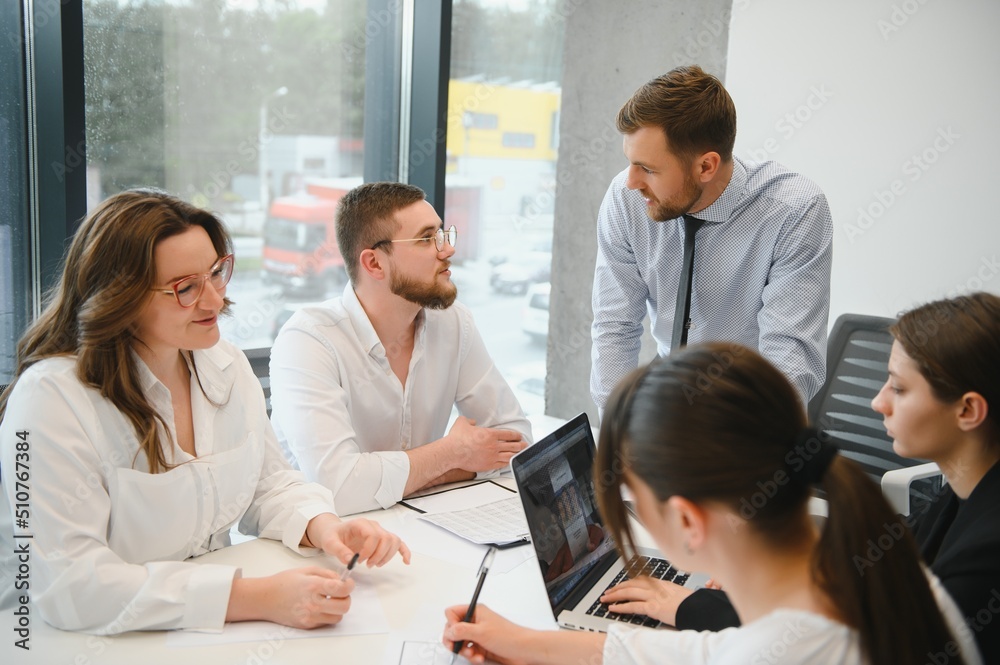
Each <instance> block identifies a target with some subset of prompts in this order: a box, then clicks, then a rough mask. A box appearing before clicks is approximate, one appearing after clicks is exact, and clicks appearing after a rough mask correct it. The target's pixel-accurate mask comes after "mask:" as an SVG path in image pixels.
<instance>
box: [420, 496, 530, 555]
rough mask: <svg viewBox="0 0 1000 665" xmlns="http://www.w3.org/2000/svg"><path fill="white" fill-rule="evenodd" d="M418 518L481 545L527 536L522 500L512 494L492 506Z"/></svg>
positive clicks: (486, 505) (507, 541)
mask: <svg viewBox="0 0 1000 665" xmlns="http://www.w3.org/2000/svg"><path fill="white" fill-rule="evenodd" d="M420 519H422V520H424V521H425V522H430V523H431V524H437V525H438V526H440V527H443V528H445V529H447V530H448V531H451V532H452V533H454V534H456V535H458V536H461V537H462V538H465V539H466V540H470V541H472V542H474V543H479V544H480V545H486V544H489V543H509V542H513V541H516V540H525V539H527V538H528V536H529V532H528V523H527V521H525V519H524V510H523V509H522V507H521V497H519V496H518V495H516V494H514V495H512V496H510V497H509V498H506V499H501V500H499V501H494V502H492V503H487V504H483V505H481V506H475V507H473V508H466V509H464V510H454V511H451V512H443V513H428V514H426V515H421V516H420Z"/></svg>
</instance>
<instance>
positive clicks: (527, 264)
mask: <svg viewBox="0 0 1000 665" xmlns="http://www.w3.org/2000/svg"><path fill="white" fill-rule="evenodd" d="M551 274H552V253H551V252H528V253H526V254H523V255H522V256H520V257H518V258H516V259H514V260H511V261H506V262H504V263H501V264H499V265H497V266H494V268H493V270H492V271H491V272H490V286H491V287H492V288H493V290H494V291H495V292H496V293H508V294H513V295H522V294H524V293H527V291H528V287H530V286H531V285H532V284H538V283H541V282H547V281H549V278H550V276H551Z"/></svg>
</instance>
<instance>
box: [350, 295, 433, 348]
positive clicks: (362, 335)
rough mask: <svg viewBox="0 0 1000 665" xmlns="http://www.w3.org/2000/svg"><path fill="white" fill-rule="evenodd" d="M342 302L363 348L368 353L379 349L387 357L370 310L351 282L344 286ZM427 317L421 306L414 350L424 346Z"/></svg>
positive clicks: (416, 321) (415, 325)
mask: <svg viewBox="0 0 1000 665" xmlns="http://www.w3.org/2000/svg"><path fill="white" fill-rule="evenodd" d="M341 304H342V305H343V307H344V310H345V311H346V312H347V315H348V316H350V317H351V324H352V325H353V326H354V333H355V334H356V335H357V336H358V341H359V342H361V348H363V349H364V350H365V352H366V353H367V354H368V355H376V354H375V353H374V352H375V350H376V349H378V354H377V355H380V356H382V357H385V347H383V346H382V340H380V339H379V337H378V333H376V332H375V327H374V326H373V325H372V322H371V319H369V318H368V312H366V311H365V308H364V307H362V306H361V301H360V300H358V294H357V293H355V292H354V287H353V286H351V285H350V283H348V285H347V286H345V287H344V297H343V298H342V299H341ZM426 319H427V310H426V309H424V308H421V310H420V312H419V313H418V314H417V318H416V320H415V323H414V330H413V339H414V351H416V350H417V349H419V348H422V347H423V342H424V334H423V332H424V323H425V321H426Z"/></svg>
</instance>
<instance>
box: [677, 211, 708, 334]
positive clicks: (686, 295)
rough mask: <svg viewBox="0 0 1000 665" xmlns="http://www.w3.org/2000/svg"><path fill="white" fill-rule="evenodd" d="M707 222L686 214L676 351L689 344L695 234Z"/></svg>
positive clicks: (678, 299)
mask: <svg viewBox="0 0 1000 665" xmlns="http://www.w3.org/2000/svg"><path fill="white" fill-rule="evenodd" d="M704 223H705V220H703V219H697V218H695V217H691V216H690V215H684V264H683V265H682V266H681V281H680V284H679V285H678V287H677V307H676V308H675V309H674V332H673V335H672V336H671V338H670V350H671V351H675V350H676V349H679V348H681V347H682V346H684V345H685V344H687V339H688V328H690V327H691V321H690V318H689V317H690V314H691V278H692V277H694V236H695V234H696V233H698V229H700V228H701V225H702V224H704Z"/></svg>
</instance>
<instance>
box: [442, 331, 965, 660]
mask: <svg viewBox="0 0 1000 665" xmlns="http://www.w3.org/2000/svg"><path fill="white" fill-rule="evenodd" d="M704 375H708V376H712V377H715V378H713V380H712V381H711V383H710V385H707V386H706V385H705V382H704V381H701V382H699V381H698V377H700V376H704ZM694 385H697V386H698V389H699V392H698V393H697V394H695V393H692V392H691V390H690V388H691V386H694ZM596 473H597V477H599V478H601V479H602V480H604V479H607V478H613V479H614V481H613V482H601V483H599V484H598V503H599V505H600V509H601V512H602V514H603V515H604V518H605V521H606V522H607V525H608V527H609V529H610V530H611V532H612V534H613V535H614V536H615V538H616V541H617V542H618V543H619V546H620V548H621V549H622V550H623V553H628V552H631V551H634V546H633V537H632V534H631V532H630V529H629V524H628V517H627V511H626V509H625V506H624V504H623V501H622V498H621V493H620V489H621V485H622V484H625V485H627V486H628V487H629V489H630V490H631V491H632V493H633V494H634V495H635V497H636V507H637V512H638V515H639V517H640V519H641V521H642V522H643V524H644V525H645V527H646V528H647V529H648V531H649V533H650V535H651V536H652V537H653V539H654V540H655V541H656V543H657V545H658V546H659V548H660V549H661V550H662V551H663V552H664V553H665V554H666V555H667V557H668V558H669V559H670V560H671V561H672V562H673V563H674V564H675V565H677V566H678V567H680V568H682V569H686V570H698V571H704V572H707V573H709V574H711V575H712V577H713V578H714V579H715V580H716V581H717V582H719V583H720V584H722V585H724V586H725V587H726V589H727V591H728V593H729V597H730V598H731V600H732V603H733V605H734V606H735V608H736V611H737V612H738V613H739V615H740V617H741V618H742V620H743V625H742V626H741V627H739V628H729V629H726V630H723V631H719V632H695V631H679V632H674V631H654V630H649V629H641V628H632V627H628V626H621V627H619V626H612V627H611V629H610V630H609V632H608V633H607V634H606V635H603V634H595V633H589V634H585V633H566V632H555V633H553V632H544V631H543V632H538V631H532V630H528V629H525V628H521V627H518V626H515V625H513V624H511V623H510V622H507V621H506V620H504V619H502V618H500V617H499V616H497V615H496V614H494V613H493V612H491V611H490V610H489V609H488V608H486V607H484V606H482V605H480V606H479V608H478V609H477V611H476V615H475V617H474V622H473V623H463V622H462V621H461V619H462V618H463V617H464V612H465V608H464V607H452V608H449V609H448V610H447V612H446V615H447V619H448V625H447V627H446V629H445V632H444V637H443V639H444V641H445V643H446V644H450V643H451V642H452V641H461V642H464V643H465V644H464V646H463V653H464V654H465V655H466V656H468V657H471V658H472V659H473V660H474V661H476V662H482V660H483V659H484V658H485V657H487V656H488V657H493V658H495V659H497V660H500V661H501V662H510V663H578V662H584V661H585V660H586V662H592V661H593V660H594V659H595V658H594V657H595V656H597V655H598V654H603V661H604V662H606V663H654V662H657V663H662V662H684V663H719V664H721V663H734V664H735V663H747V662H750V663H753V662H762V663H764V662H780V663H824V664H828V665H829V664H848V663H923V662H925V660H926V659H927V657H928V654H929V653H935V654H936V653H941V654H945V656H944V657H946V658H947V659H948V662H950V663H958V662H964V663H967V664H968V663H975V662H979V660H978V655H977V654H976V652H975V647H974V645H973V644H972V641H971V637H970V636H969V635H968V633H967V632H964V631H961V630H959V627H960V624H961V618H960V617H959V616H958V612H957V610H956V608H955V606H954V604H953V603H951V601H950V599H948V598H947V595H946V594H944V593H943V592H942V591H941V589H940V585H937V584H936V582H935V580H933V579H932V578H930V579H929V578H928V576H927V574H926V571H925V570H924V569H923V567H922V566H921V564H920V562H919V555H918V554H917V551H916V547H915V545H914V543H913V541H912V539H911V538H910V536H909V534H908V532H907V531H906V529H905V528H903V526H902V524H901V523H900V521H899V519H898V518H897V516H896V515H895V514H894V513H893V512H892V510H891V509H890V507H889V505H888V504H887V503H886V501H885V500H884V499H883V498H882V495H881V492H880V491H879V488H878V487H876V486H875V484H874V483H872V482H871V480H870V479H869V478H868V477H867V476H866V475H865V474H864V472H863V471H862V470H861V469H860V468H859V467H857V466H856V465H855V464H853V463H852V462H850V461H849V460H847V459H844V458H842V457H840V456H839V455H837V454H836V450H835V449H834V448H832V447H829V446H828V444H825V443H824V442H823V441H822V440H821V439H819V437H818V435H817V434H816V433H815V432H814V431H812V430H809V429H807V427H806V416H805V413H804V412H803V409H802V407H801V405H800V404H799V400H798V397H797V395H796V393H795V391H794V389H793V388H792V387H791V385H790V384H789V383H788V381H787V379H785V377H784V376H783V375H782V374H781V373H780V372H779V371H778V370H777V369H775V368H774V367H773V366H772V365H770V364H769V363H768V362H767V361H766V360H764V359H763V358H761V357H760V356H759V355H758V354H757V353H756V352H754V351H752V350H750V349H747V348H745V347H741V346H734V345H728V344H709V345H700V346H691V347H687V348H685V349H683V350H680V351H678V352H676V353H674V354H672V355H670V356H669V357H667V358H662V359H659V360H657V361H655V362H653V363H652V364H651V365H649V366H648V367H645V368H641V369H639V370H636V371H635V372H634V373H633V374H631V375H630V376H629V377H627V378H626V379H625V380H624V381H623V382H622V383H621V384H620V385H619V386H618V387H617V388H616V390H615V392H614V394H613V395H612V397H611V400H610V402H609V403H608V406H607V409H606V411H605V414H604V421H603V422H602V425H601V440H600V445H599V447H598V460H597V467H596ZM814 484H821V485H822V486H823V488H824V489H825V490H826V492H827V496H828V497H829V517H828V519H827V520H826V523H825V525H824V527H823V529H822V531H817V529H816V527H815V526H814V524H813V522H812V520H811V519H810V516H809V514H808V510H807V503H808V498H809V494H810V488H811V486H812V485H814ZM762 486H766V487H772V486H773V488H774V489H775V490H776V491H773V492H767V494H768V496H767V497H765V498H766V500H765V501H761V500H759V499H758V497H757V494H758V493H760V492H762V491H763V490H762ZM744 501H747V502H749V503H750V504H751V505H754V506H760V508H759V509H757V510H756V513H754V514H752V515H750V514H747V513H746V512H745V511H742V510H741V506H742V505H743V502H744ZM886 529H890V530H891V531H892V533H893V534H897V535H896V536H894V539H893V546H892V547H890V548H887V549H886V550H885V551H884V552H882V556H881V557H880V558H879V560H878V562H877V563H876V564H875V566H876V567H877V568H878V570H867V571H865V574H862V573H861V572H860V571H859V570H858V567H857V564H856V562H855V557H856V556H864V553H865V552H866V551H867V549H868V548H869V547H870V542H871V541H873V540H874V541H875V542H879V540H880V538H882V537H883V536H884V535H885V533H886ZM882 540H884V538H882ZM939 603H940V604H941V608H942V609H940V610H939ZM470 642H471V643H472V644H473V646H471V647H470V646H469V644H468V643H470Z"/></svg>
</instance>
